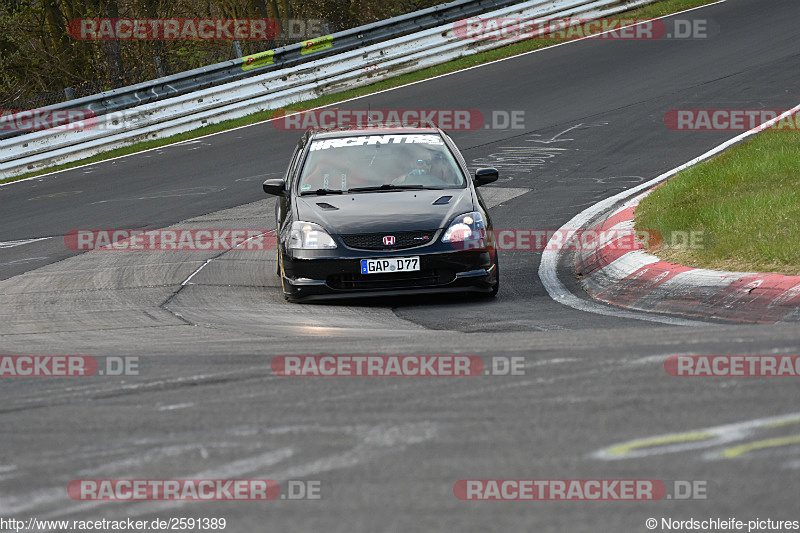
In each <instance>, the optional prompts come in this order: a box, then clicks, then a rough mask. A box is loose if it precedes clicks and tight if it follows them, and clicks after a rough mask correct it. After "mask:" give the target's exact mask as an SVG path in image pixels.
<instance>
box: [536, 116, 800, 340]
mask: <svg viewBox="0 0 800 533" xmlns="http://www.w3.org/2000/svg"><path fill="white" fill-rule="evenodd" d="M797 111H800V105H798V106H796V107H793V108H792V109H790V110H788V111H786V112H785V113H783V114H782V115H780V116H778V117H775V118H774V119H772V120H768V121H767V122H764V123H763V124H761V125H760V126H758V127H756V128H753V129H752V130H748V131H746V132H744V133H742V134H740V135H737V136H736V137H734V138H733V139H730V140H728V141H726V142H724V143H722V144H720V145H719V146H717V147H716V148H713V149H711V150H709V151H708V152H706V153H704V154H703V155H701V156H700V157H696V158H694V159H692V160H691V161H689V162H688V163H684V164H683V165H681V166H679V167H677V168H674V169H672V170H670V171H669V172H666V173H664V174H661V175H660V176H658V177H657V178H654V179H652V180H650V181H648V182H645V183H642V184H640V185H637V186H636V187H633V188H632V189H626V190H624V191H622V192H621V193H619V194H615V195H614V196H611V197H610V198H606V199H605V200H602V201H600V202H598V203H596V204H594V205H593V206H591V207H589V208H588V209H586V210H584V211H582V212H580V213H578V214H577V215H575V216H574V217H573V218H572V220H570V221H569V222H567V223H566V224H564V225H563V226H561V229H559V230H558V232H556V234H555V235H554V238H552V239H550V242H548V243H547V246H546V247H545V251H544V252H542V261H541V263H539V279H541V280H542V285H544V288H545V289H546V290H547V293H548V294H549V295H550V297H551V298H553V300H555V301H557V302H559V303H562V304H564V305H568V306H570V307H572V308H574V309H578V310H579V311H586V312H587V313H596V314H599V315H608V316H617V317H620V318H634V319H636V320H647V321H650V322H662V323H665V324H674V325H681V326H697V325H709V324H708V323H706V322H697V321H694V320H686V319H681V318H672V317H666V316H660V315H650V314H647V313H637V312H633V311H625V310H622V309H614V308H609V307H606V306H604V305H601V304H598V303H595V302H590V301H587V300H583V299H581V298H578V297H577V296H575V295H574V294H572V293H571V292H569V290H568V289H567V288H566V287H565V286H564V285H563V284H562V283H561V281H560V280H559V279H558V275H557V273H556V268H557V266H558V258H559V256H560V255H561V241H559V242H555V241H556V239H555V236H556V235H557V236H559V238H560V237H561V236H564V235H565V234H566V238H565V239H564V241H563V242H569V240H570V237H571V236H572V234H573V233H575V228H583V227H585V226H586V225H587V224H588V223H589V221H590V220H592V219H594V218H595V217H597V216H598V215H599V214H600V213H602V212H604V211H607V210H609V209H611V208H612V207H613V206H614V205H615V204H616V203H618V202H621V201H622V200H625V199H627V198H630V197H631V196H633V195H635V194H636V193H638V192H641V191H643V190H646V189H650V188H651V187H654V186H655V185H658V184H659V183H661V182H662V181H666V180H667V179H668V178H671V177H672V176H674V175H675V174H677V173H678V172H680V171H682V170H686V169H687V168H689V167H691V166H693V165H696V164H697V163H699V162H701V161H704V160H706V159H709V158H710V157H713V156H714V155H716V154H718V153H720V152H722V151H723V150H725V149H727V148H729V147H730V146H732V145H734V144H736V143H738V142H739V141H741V140H743V139H746V138H747V137H750V136H752V135H755V134H756V133H758V132H760V131H763V130H765V129H767V128H769V127H770V126H772V125H773V124H777V123H778V122H780V121H781V120H783V119H784V118H786V117H788V116H790V115H793V114H795V113H796V112H797ZM567 228H572V229H567Z"/></svg>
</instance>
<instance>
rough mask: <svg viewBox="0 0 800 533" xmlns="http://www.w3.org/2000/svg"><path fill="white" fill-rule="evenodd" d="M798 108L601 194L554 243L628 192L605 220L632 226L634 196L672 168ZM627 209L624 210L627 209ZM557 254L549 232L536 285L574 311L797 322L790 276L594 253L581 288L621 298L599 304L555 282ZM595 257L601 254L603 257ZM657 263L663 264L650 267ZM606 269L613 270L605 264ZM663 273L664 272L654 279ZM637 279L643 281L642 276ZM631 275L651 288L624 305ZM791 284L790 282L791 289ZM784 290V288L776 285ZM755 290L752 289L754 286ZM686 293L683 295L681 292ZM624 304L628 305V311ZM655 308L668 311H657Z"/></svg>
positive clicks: (679, 321) (681, 321)
mask: <svg viewBox="0 0 800 533" xmlns="http://www.w3.org/2000/svg"><path fill="white" fill-rule="evenodd" d="M797 111H800V105H798V106H795V107H794V108H792V109H790V110H788V111H786V112H785V113H783V114H781V115H780V116H779V117H776V118H774V119H772V120H769V121H767V122H765V123H764V124H761V125H760V126H758V127H756V128H753V129H752V130H749V131H746V132H744V133H742V134H740V135H737V136H735V137H734V138H732V139H729V140H727V141H725V142H724V143H722V144H720V145H719V146H717V147H715V148H712V149H711V150H709V151H708V152H706V153H704V154H702V155H700V156H698V157H696V158H694V159H692V160H691V161H688V162H686V163H684V164H683V165H681V166H679V167H676V168H673V169H672V170H670V171H668V172H665V173H664V174H661V175H660V176H657V177H655V178H653V179H651V180H650V181H647V182H645V183H641V184H639V185H637V186H635V187H633V188H631V189H627V190H625V191H622V192H620V193H618V194H615V195H613V196H611V197H609V198H605V199H604V200H601V201H599V202H597V203H596V204H594V205H592V206H590V207H588V208H587V209H584V210H583V211H581V212H580V213H578V214H577V215H575V216H574V217H572V218H571V219H570V220H569V221H568V222H567V223H566V224H564V225H563V226H562V227H561V228H560V229H559V232H558V238H559V241H560V240H561V237H562V236H563V235H567V238H566V239H565V240H567V241H568V240H569V236H570V235H572V234H574V233H575V229H571V228H587V227H590V225H591V222H592V221H593V220H597V219H598V217H600V216H601V215H602V214H603V213H607V212H609V211H611V210H613V209H614V208H615V207H616V206H618V205H619V204H620V202H624V201H625V200H626V199H628V198H631V197H634V198H633V200H629V202H630V203H628V204H625V205H623V207H622V208H621V209H617V210H616V211H613V212H612V216H611V217H608V218H607V220H608V221H609V222H608V223H609V224H622V223H626V224H627V226H623V227H626V228H632V221H631V220H632V217H633V211H634V209H635V208H636V205H638V200H640V199H641V197H642V196H644V194H646V192H647V191H648V190H650V189H652V188H653V187H655V186H657V185H659V184H660V183H663V182H664V181H666V180H668V179H669V178H671V177H672V176H675V175H676V174H678V172H681V171H682V170H685V169H687V168H690V167H692V166H694V165H696V164H697V163H700V162H701V161H705V160H706V159H710V158H711V157H713V156H715V155H716V154H718V153H721V152H723V151H724V150H726V149H727V148H729V147H730V146H733V145H734V144H736V143H738V142H740V141H742V140H744V139H746V138H747V137H750V136H751V135H755V134H756V133H758V132H760V131H763V130H765V129H767V128H769V127H770V126H772V125H773V124H776V123H777V122H778V121H780V120H783V119H784V118H786V117H788V116H790V115H793V114H794V113H796V112H797ZM637 194H638V195H639V197H638V198H637V197H635V196H634V195H637ZM634 202H636V203H634ZM626 209H628V210H629V211H627V212H626ZM629 217H630V218H629ZM563 252H564V250H563V245H562V244H561V243H560V242H556V241H555V236H554V237H553V238H551V239H550V241H548V243H547V246H546V247H545V250H544V251H543V252H542V259H541V261H539V280H540V281H541V282H542V286H543V287H544V289H545V290H546V291H547V294H549V295H550V297H551V298H552V299H553V300H555V301H556V302H558V303H561V304H563V305H566V306H569V307H572V308H573V309H577V310H579V311H584V312H587V313H595V314H598V315H605V316H615V317H618V318H626V319H635V320H645V321H650V322H660V323H665V324H672V325H681V326H697V325H708V324H709V322H698V321H696V320H691V319H689V318H681V317H676V316H669V314H673V313H674V314H689V315H696V316H702V317H704V318H706V317H709V316H712V317H718V318H728V319H731V320H739V319H740V318H738V317H744V318H741V319H742V320H746V321H755V322H762V321H763V322H775V321H797V320H800V317H799V316H798V311H797V306H798V303H797V300H796V298H797V293H796V291H797V290H798V287H797V285H796V284H794V285H792V281H791V280H787V279H785V278H794V277H796V276H779V275H777V274H752V273H746V272H719V271H712V270H704V271H701V272H695V273H692V274H687V272H689V271H699V270H701V269H692V268H688V267H682V266H680V265H673V264H671V263H666V262H663V261H660V260H659V259H658V258H657V257H655V256H653V255H650V254H646V253H645V252H643V251H641V250H634V251H630V252H628V253H624V254H621V255H620V256H619V257H616V258H615V259H614V260H610V259H611V257H612V256H610V255H603V256H598V255H594V257H586V258H585V259H581V260H580V261H582V263H581V265H582V267H581V268H582V269H583V268H585V269H587V270H586V273H585V274H584V278H585V279H584V285H585V286H587V287H590V286H591V284H593V283H594V284H596V287H595V288H594V289H592V291H593V292H594V293H595V294H601V295H603V296H604V298H605V302H614V303H615V304H617V302H619V304H618V305H606V304H603V303H600V302H599V301H594V300H587V299H585V298H580V297H578V296H576V295H575V294H573V293H572V292H570V290H569V289H568V288H567V287H566V286H565V285H564V284H563V283H562V282H561V280H560V279H558V264H559V258H560V257H561V256H562V254H563ZM601 257H602V258H604V259H601ZM592 262H594V263H592ZM603 262H605V264H603ZM656 263H663V264H662V265H656ZM651 265H652V266H651ZM605 267H611V268H608V269H606V268H605ZM648 267H649V268H648ZM645 268H647V272H643V270H644V269H645ZM657 268H661V269H662V270H658V274H654V272H656V269H657ZM599 270H602V271H603V272H602V274H598V275H596V276H595V273H596V272H597V271H599ZM637 273H638V274H640V275H639V276H638V277H636V278H633V279H629V278H632V277H633V276H634V275H636V274H637ZM648 273H650V275H648ZM651 275H652V277H651ZM661 275H663V276H664V277H663V278H661V279H656V278H657V277H658V276H661ZM720 276H722V277H724V281H723V284H724V286H722V287H720V286H719V285H718V283H719V278H720ZM603 277H605V278H606V281H605V282H603V280H602V278H603ZM640 278H643V279H641V280H640ZM687 278H688V279H689V280H691V282H686V281H685V280H686V279H687ZM708 278H710V279H711V280H714V283H706V280H707V279H708ZM613 280H616V281H617V282H620V281H622V280H626V284H625V285H624V286H623V285H618V286H617V287H616V288H615V287H613V286H612V285H613ZM637 280H639V283H641V284H643V285H644V284H647V285H646V286H647V287H649V288H650V292H649V293H648V294H647V295H646V296H647V298H644V296H642V297H641V298H633V300H632V301H631V299H630V297H628V301H627V302H626V301H625V299H626V297H625V296H623V295H622V290H623V289H626V288H628V289H630V290H633V287H634V286H635V285H634V283H635V282H636V281H637ZM728 281H729V282H728ZM789 285H791V287H790V286H789ZM783 287H786V288H785V289H782V288H783ZM756 288H757V289H758V290H756ZM656 289H660V290H661V292H659V293H656V292H655V290H656ZM668 289H671V290H672V292H671V293H666V292H665V291H666V290H668ZM776 291H780V293H779V294H775V296H774V297H772V298H770V297H769V296H770V295H772V294H774V293H775V292H776ZM684 292H685V293H686V294H684ZM753 293H755V294H753ZM640 294H641V292H640ZM664 295H666V296H667V298H668V302H669V303H667V302H661V301H658V300H655V299H654V298H656V299H657V298H659V297H663V296H664ZM645 299H649V300H650V303H649V305H646V304H645V302H644V301H643V300H645ZM747 302H751V303H750V309H748V310H746V311H745V310H744V309H745V307H744V306H746V304H747ZM636 305H642V309H647V310H648V311H651V312H641V311H638V309H639V308H638V307H636ZM792 306H795V307H794V310H793V311H787V312H785V313H784V312H783V311H786V309H788V308H791V307H792ZM624 307H627V309H625V308H624ZM731 307H735V308H736V309H737V311H736V312H735V313H733V312H731V311H728V312H727V313H726V312H723V310H724V309H726V308H731ZM759 308H765V309H767V310H769V311H764V312H762V313H759V312H758V309H759ZM774 308H778V310H777V311H773V309H774ZM653 311H657V312H659V313H668V314H667V315H659V314H656V313H654V312H653ZM775 317H779V318H775ZM753 319H755V320H753Z"/></svg>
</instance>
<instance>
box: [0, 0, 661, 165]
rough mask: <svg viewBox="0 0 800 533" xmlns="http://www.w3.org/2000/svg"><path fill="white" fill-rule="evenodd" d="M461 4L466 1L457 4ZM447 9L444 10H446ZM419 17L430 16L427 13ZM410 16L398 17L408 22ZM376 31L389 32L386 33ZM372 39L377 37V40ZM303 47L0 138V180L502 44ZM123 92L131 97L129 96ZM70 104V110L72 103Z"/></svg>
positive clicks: (634, 2) (446, 30)
mask: <svg viewBox="0 0 800 533" xmlns="http://www.w3.org/2000/svg"><path fill="white" fill-rule="evenodd" d="M653 1H655V0H627V1H620V0H529V1H528V2H524V3H521V4H516V5H512V6H510V7H506V8H503V9H500V10H496V11H493V12H490V13H483V15H485V16H492V17H510V16H518V17H545V16H547V17H560V18H561V17H563V18H566V17H576V16H580V17H582V18H598V17H601V16H608V15H612V14H615V13H619V12H622V11H626V10H628V9H631V8H633V7H637V6H639V5H644V4H648V3H651V2H653ZM467 3H471V2H458V4H467ZM452 5H453V4H448V6H451V7H452ZM442 7H443V6H439V8H442ZM425 11H427V12H430V11H435V8H431V9H429V10H425ZM414 15H415V14H409V15H406V16H405V17H407V18H408V19H409V20H410V19H412V18H414V17H413V16H414ZM416 15H418V14H416ZM429 15H430V13H429ZM471 16H474V15H468V16H465V17H464V16H462V17H460V18H457V19H456V20H454V21H452V22H456V21H457V20H461V19H462V18H469V17H471ZM398 18H400V17H398ZM384 30H385V31H389V29H388V28H384ZM373 37H374V38H376V39H377V36H373ZM335 38H336V36H335V35H334V39H335ZM310 42H311V43H312V44H311V46H308V47H306V48H307V49H313V48H314V47H315V46H318V47H326V48H323V49H322V50H321V52H322V53H321V54H320V55H315V54H317V53H319V51H313V50H312V53H311V54H301V49H302V48H303V46H302V45H297V46H294V45H293V46H294V50H295V52H296V53H297V54H298V56H300V58H302V57H305V56H312V55H313V59H311V58H310V57H309V59H308V60H304V61H302V62H300V61H295V63H293V65H295V68H292V67H289V68H276V67H274V66H273V65H276V63H274V61H273V63H270V64H269V65H266V66H265V67H268V68H265V70H266V71H267V72H264V73H261V74H258V75H251V74H250V72H251V71H255V70H258V68H260V67H259V66H258V65H259V63H260V62H266V61H269V60H270V59H273V60H274V56H270V55H269V53H262V54H256V55H255V56H248V57H247V58H243V59H242V60H240V61H233V62H228V63H233V64H235V65H236V68H237V69H238V70H239V71H242V72H243V73H245V74H247V76H246V77H244V79H239V80H238V81H234V82H231V83H227V84H224V85H221V86H211V87H207V88H204V89H200V90H193V91H186V92H184V93H183V94H180V95H177V94H175V95H171V97H170V98H166V99H163V98H162V99H159V98H158V97H157V95H152V97H151V100H154V101H151V102H150V103H145V104H144V105H138V106H136V107H134V108H127V111H108V110H109V109H112V106H111V105H108V104H104V105H105V108H104V109H105V110H106V111H105V113H103V114H101V115H100V116H99V117H98V123H97V125H96V126H95V127H94V128H93V129H88V130H82V131H58V130H45V131H37V132H32V133H29V134H27V135H23V136H19V137H15V138H11V139H5V140H1V141H0V149H2V150H1V151H0V178H4V177H10V176H13V175H18V174H20V173H23V172H26V171H30V170H35V169H38V168H43V167H46V166H50V165H53V164H59V163H65V162H69V161H74V160H77V159H80V158H83V157H88V156H90V155H93V154H96V153H99V152H102V151H106V150H110V149H113V148H116V147H118V146H125V145H129V144H132V143H135V142H138V141H142V140H148V139H153V138H163V137H167V136H170V135H174V134H176V133H180V132H183V131H188V130H190V129H193V128H198V127H201V126H204V125H207V124H212V123H217V122H221V121H223V120H228V119H231V118H237V117H241V116H245V115H247V114H251V113H255V112H257V111H261V110H266V109H277V108H280V107H282V106H287V105H289V104H292V103H295V102H297V101H299V100H303V99H309V98H314V97H316V96H319V95H320V94H329V93H332V92H337V91H338V90H344V89H346V88H351V87H355V86H362V85H367V84H371V83H375V82H376V81H380V80H381V79H384V78H388V77H391V76H395V75H397V74H401V73H404V72H410V71H413V70H419V69H422V68H425V67H428V66H431V65H435V64H439V63H443V62H445V61H449V60H451V59H454V58H457V57H460V56H463V55H468V54H472V53H477V52H479V51H482V50H486V49H490V48H495V47H498V46H503V45H505V44H507V42H503V41H499V40H492V41H467V40H463V39H460V38H459V37H458V36H456V35H455V34H454V32H453V24H452V23H447V24H445V25H439V26H432V27H430V28H428V29H427V30H423V31H417V32H414V33H410V34H406V35H404V36H401V37H394V38H392V39H389V40H385V41H380V42H378V43H375V44H372V45H367V46H356V47H353V48H351V49H350V50H349V51H346V52H341V51H340V52H339V53H333V52H332V50H333V46H328V44H331V43H330V41H327V42H326V41H325V38H319V39H315V40H313V41H310ZM287 57H288V56H287ZM248 58H252V60H251V62H250V64H251V65H252V64H255V65H256V68H253V69H246V68H244V69H243V67H248V66H249V65H248V64H247V61H248ZM295 59H296V60H297V59H299V58H295ZM298 64H300V65H301V66H300V68H297V67H296V66H297V65H298ZM222 65H225V64H222ZM209 68H210V67H209ZM200 70H203V69H200ZM237 75H238V74H237ZM132 88H133V87H131V88H126V89H132ZM118 91H122V89H118ZM110 92H114V91H110ZM129 94H132V95H136V94H137V93H136V92H135V91H134V92H133V93H129ZM70 103H71V104H72V105H73V106H75V103H76V101H72V102H70Z"/></svg>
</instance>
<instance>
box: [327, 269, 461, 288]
mask: <svg viewBox="0 0 800 533" xmlns="http://www.w3.org/2000/svg"><path fill="white" fill-rule="evenodd" d="M455 277H456V276H455V273H454V272H453V271H451V270H420V271H418V272H397V273H391V274H336V275H334V276H328V279H327V283H328V286H330V287H333V288H334V289H349V290H353V289H356V290H357V289H362V290H369V289H407V288H410V287H427V286H432V285H444V284H446V283H450V282H451V281H453V280H454V279H455Z"/></svg>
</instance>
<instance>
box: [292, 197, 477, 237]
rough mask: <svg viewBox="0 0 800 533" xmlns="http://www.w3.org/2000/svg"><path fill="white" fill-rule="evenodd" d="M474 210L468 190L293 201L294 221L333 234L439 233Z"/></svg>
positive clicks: (311, 198)
mask: <svg viewBox="0 0 800 533" xmlns="http://www.w3.org/2000/svg"><path fill="white" fill-rule="evenodd" d="M448 196H449V197H450V198H449V199H448V198H447V197H448ZM474 210H475V207H474V206H473V201H472V191H471V189H470V188H469V187H465V188H463V189H440V190H406V191H403V190H401V191H380V192H363V193H351V194H342V195H333V194H328V195H320V196H314V195H309V196H303V197H298V198H297V219H298V220H304V221H306V222H316V223H318V224H321V225H322V226H324V227H325V228H326V229H328V231H330V232H332V233H337V234H349V233H381V232H384V231H398V230H400V231H417V230H430V229H439V228H444V227H445V226H447V224H448V223H449V222H450V220H451V219H452V218H453V217H455V216H456V215H460V214H462V213H468V212H470V211H474Z"/></svg>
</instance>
